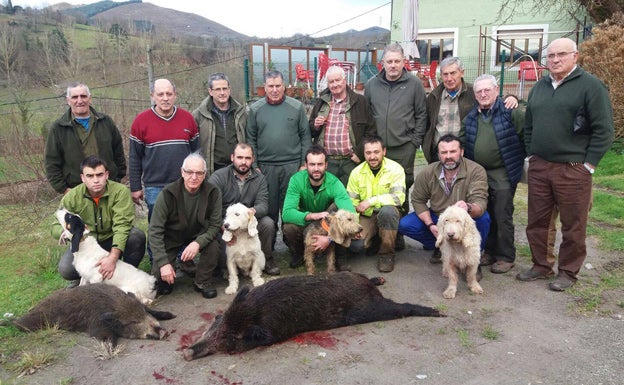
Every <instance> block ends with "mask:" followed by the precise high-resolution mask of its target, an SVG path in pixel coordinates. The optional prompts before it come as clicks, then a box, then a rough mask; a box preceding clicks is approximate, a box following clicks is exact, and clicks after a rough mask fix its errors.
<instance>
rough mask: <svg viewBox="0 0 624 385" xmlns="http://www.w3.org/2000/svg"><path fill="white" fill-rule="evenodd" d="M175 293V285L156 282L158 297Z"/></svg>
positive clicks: (161, 281) (160, 281)
mask: <svg viewBox="0 0 624 385" xmlns="http://www.w3.org/2000/svg"><path fill="white" fill-rule="evenodd" d="M172 291H173V285H172V284H169V283H167V282H165V281H163V280H160V279H159V280H157V281H156V294H158V295H168V294H171V292H172Z"/></svg>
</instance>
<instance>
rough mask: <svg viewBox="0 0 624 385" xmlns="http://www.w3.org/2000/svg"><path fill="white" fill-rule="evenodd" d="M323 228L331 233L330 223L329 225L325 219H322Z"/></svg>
mask: <svg viewBox="0 0 624 385" xmlns="http://www.w3.org/2000/svg"><path fill="white" fill-rule="evenodd" d="M321 227H322V228H323V230H325V231H327V232H328V233H329V223H327V221H326V220H325V218H323V219H321Z"/></svg>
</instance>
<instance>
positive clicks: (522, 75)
mask: <svg viewBox="0 0 624 385" xmlns="http://www.w3.org/2000/svg"><path fill="white" fill-rule="evenodd" d="M545 69H546V67H542V66H541V65H539V63H536V62H534V61H532V60H528V61H522V62H520V70H519V71H518V80H528V81H536V80H537V79H539V78H541V77H542V72H543V71H544V70H545Z"/></svg>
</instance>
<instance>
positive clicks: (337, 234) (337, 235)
mask: <svg viewBox="0 0 624 385" xmlns="http://www.w3.org/2000/svg"><path fill="white" fill-rule="evenodd" d="M335 217H336V216H335V215H334V214H329V215H328V216H327V217H325V220H326V221H327V223H328V224H329V232H328V233H329V237H330V238H331V239H332V240H333V241H334V242H336V243H337V244H339V245H341V246H346V247H349V245H350V244H351V239H349V245H345V241H346V240H345V236H344V235H343V234H342V232H341V231H340V229H339V228H338V227H339V226H338V225H337V223H335V222H336V221H334V219H335ZM332 223H334V225H333V226H332Z"/></svg>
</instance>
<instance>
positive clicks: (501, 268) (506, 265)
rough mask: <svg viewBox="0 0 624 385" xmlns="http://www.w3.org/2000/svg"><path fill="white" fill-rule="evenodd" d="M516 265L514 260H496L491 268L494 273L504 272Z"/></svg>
mask: <svg viewBox="0 0 624 385" xmlns="http://www.w3.org/2000/svg"><path fill="white" fill-rule="evenodd" d="M514 266H515V264H514V263H513V262H506V261H496V262H494V264H493V265H492V267H491V268H490V271H491V272H492V273H494V274H503V273H506V272H508V271H509V270H511V268H512V267H514Z"/></svg>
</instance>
